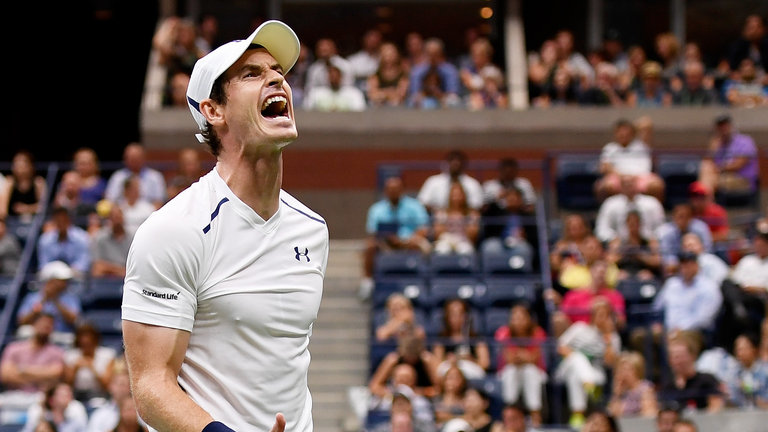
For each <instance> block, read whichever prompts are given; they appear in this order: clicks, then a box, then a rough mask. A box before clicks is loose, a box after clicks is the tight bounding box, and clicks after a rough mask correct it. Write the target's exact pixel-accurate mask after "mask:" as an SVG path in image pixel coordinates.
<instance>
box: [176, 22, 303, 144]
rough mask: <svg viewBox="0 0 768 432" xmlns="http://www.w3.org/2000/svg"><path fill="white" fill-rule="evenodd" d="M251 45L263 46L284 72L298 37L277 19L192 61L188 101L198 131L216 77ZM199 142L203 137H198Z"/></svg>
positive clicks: (295, 51) (297, 48)
mask: <svg viewBox="0 0 768 432" xmlns="http://www.w3.org/2000/svg"><path fill="white" fill-rule="evenodd" d="M251 44H256V45H261V46H263V47H264V48H265V49H266V50H267V51H268V52H269V53H270V54H271V55H272V57H274V58H275V60H277V62H278V63H279V64H280V66H281V67H282V68H283V73H288V71H289V70H290V69H291V68H292V67H293V65H294V64H296V60H297V59H298V58H299V51H300V49H301V46H300V45H299V38H298V37H297V36H296V33H294V31H293V30H292V29H291V28H290V27H288V26H287V25H286V24H285V23H283V22H281V21H277V20H270V21H266V22H264V23H263V24H261V25H260V26H259V27H258V28H257V29H256V30H255V31H254V32H253V33H251V35H250V36H248V38H246V39H241V40H235V41H232V42H228V43H226V44H224V45H222V46H220V47H218V48H216V49H215V50H213V51H211V52H210V53H208V54H206V55H205V56H204V57H202V58H201V59H199V60H198V61H197V63H195V67H194V69H193V70H192V75H191V77H190V78H189V85H188V86H187V104H188V105H189V110H190V111H191V112H192V117H193V118H194V119H195V122H196V123H197V126H198V127H199V128H200V130H203V128H204V127H205V117H204V116H203V115H202V114H201V113H200V102H202V101H203V100H205V99H208V98H209V97H210V96H211V89H212V88H213V83H214V81H216V79H217V78H218V77H219V76H220V75H221V74H223V73H224V72H225V71H226V70H227V69H229V67H230V66H232V65H233V64H234V63H235V62H236V61H237V60H238V59H239V58H240V56H242V55H243V53H244V52H245V50H247V49H248V47H250V46H251ZM197 137H198V140H200V141H201V142H202V137H201V136H200V135H198V136H197Z"/></svg>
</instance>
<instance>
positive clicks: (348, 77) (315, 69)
mask: <svg viewBox="0 0 768 432" xmlns="http://www.w3.org/2000/svg"><path fill="white" fill-rule="evenodd" d="M330 62H331V64H333V65H334V66H335V67H337V68H339V70H340V71H341V85H342V87H343V86H352V85H354V84H355V76H354V75H353V73H352V66H351V65H350V64H349V62H348V61H347V60H346V59H344V58H343V57H340V56H337V55H335V56H333V57H331V59H330ZM327 86H328V64H327V63H326V61H325V60H320V59H318V60H315V61H314V62H312V64H311V65H309V67H308V68H307V79H306V81H305V82H304V94H308V93H309V92H310V91H311V90H312V89H313V88H315V87H327Z"/></svg>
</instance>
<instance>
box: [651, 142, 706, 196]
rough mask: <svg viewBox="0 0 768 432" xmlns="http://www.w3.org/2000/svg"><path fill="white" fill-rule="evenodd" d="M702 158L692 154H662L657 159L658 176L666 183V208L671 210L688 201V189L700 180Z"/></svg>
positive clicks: (656, 169)
mask: <svg viewBox="0 0 768 432" xmlns="http://www.w3.org/2000/svg"><path fill="white" fill-rule="evenodd" d="M700 164H701V157H699V156H696V155H690V154H666V155H664V154H662V155H659V156H658V157H657V158H656V167H655V171H656V174H658V175H659V177H661V179H662V180H663V181H664V185H665V187H664V207H665V208H666V209H671V208H672V207H674V206H675V205H677V204H680V203H684V202H687V201H688V187H689V186H690V184H691V183H693V182H695V181H696V180H698V178H699V165H700Z"/></svg>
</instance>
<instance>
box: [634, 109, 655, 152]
mask: <svg viewBox="0 0 768 432" xmlns="http://www.w3.org/2000/svg"><path fill="white" fill-rule="evenodd" d="M633 124H634V125H635V134H636V135H637V139H639V140H640V141H642V142H644V143H645V145H647V146H648V147H650V148H651V150H653V144H654V141H655V140H654V131H653V119H651V117H650V116H648V115H642V116H640V117H638V118H637V119H635V121H634V122H633Z"/></svg>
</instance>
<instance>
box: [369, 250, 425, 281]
mask: <svg viewBox="0 0 768 432" xmlns="http://www.w3.org/2000/svg"><path fill="white" fill-rule="evenodd" d="M426 268H427V262H426V259H425V258H424V255H423V254H421V253H420V252H404V251H396V252H380V253H378V254H376V259H375V262H374V276H375V277H383V276H396V275H399V276H405V275H411V276H425V274H426Z"/></svg>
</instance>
